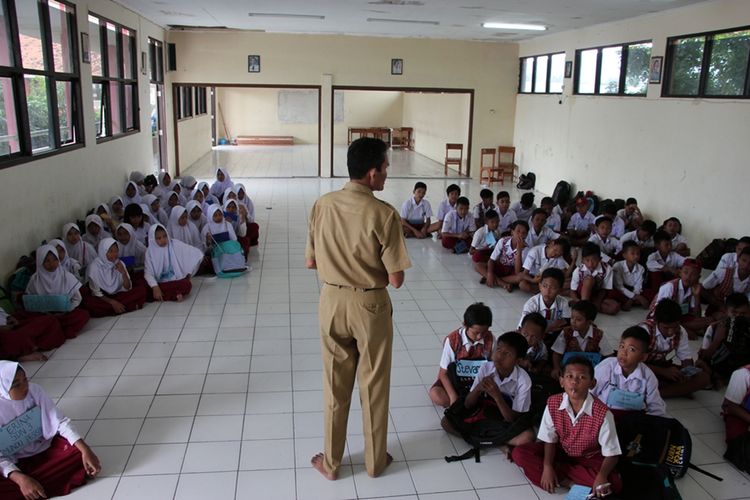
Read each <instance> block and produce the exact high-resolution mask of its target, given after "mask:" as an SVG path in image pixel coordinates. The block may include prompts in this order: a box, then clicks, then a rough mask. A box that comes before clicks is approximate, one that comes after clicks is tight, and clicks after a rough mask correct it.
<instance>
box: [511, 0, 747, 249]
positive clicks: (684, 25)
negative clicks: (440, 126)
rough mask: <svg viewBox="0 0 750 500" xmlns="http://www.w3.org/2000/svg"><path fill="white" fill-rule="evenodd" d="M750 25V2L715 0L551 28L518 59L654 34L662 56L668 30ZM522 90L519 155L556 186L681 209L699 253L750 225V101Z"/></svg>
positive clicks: (659, 212) (652, 210) (542, 182)
mask: <svg viewBox="0 0 750 500" xmlns="http://www.w3.org/2000/svg"><path fill="white" fill-rule="evenodd" d="M749 24H750V2H747V1H746V0H716V1H712V2H705V3H701V4H696V5H694V6H690V7H685V8H681V9H674V10H669V11H665V12H662V13H658V14H651V15H648V16H642V17H639V18H634V19H630V20H626V21H621V22H617V23H608V24H604V25H599V26H594V27H591V28H586V29H581V30H576V31H571V32H566V33H561V34H557V35H550V36H547V37H542V38H538V39H535V40H532V41H528V42H524V43H522V44H521V45H520V56H522V57H523V56H527V55H536V54H544V53H549V52H556V51H563V50H564V51H566V52H567V60H569V61H571V60H574V55H575V50H576V49H577V48H586V47H592V46H597V45H605V44H612V43H623V42H630V41H637V40H646V39H652V40H653V44H654V45H653V53H652V55H653V56H663V55H664V53H665V50H666V39H667V37H670V36H676V35H682V34H690V33H696V32H703V31H711V30H720V29H727V28H733V27H737V26H746V25H749ZM572 84H573V81H572V79H566V80H565V95H564V96H563V102H562V104H559V100H560V96H544V95H521V94H519V95H518V97H517V107H516V120H515V138H514V141H515V146H516V148H517V151H516V162H517V163H518V164H519V165H520V168H521V170H522V171H524V172H528V171H533V172H535V173H536V175H537V189H538V190H540V191H542V192H545V193H551V192H552V190H553V189H554V186H555V184H556V183H557V181H559V180H560V179H565V180H568V181H570V182H573V183H574V184H575V185H576V187H577V189H579V190H586V189H592V190H594V191H596V192H597V193H598V194H599V195H600V196H605V197H621V198H622V197H628V196H635V197H637V198H638V199H639V203H640V205H641V206H642V208H643V209H644V211H645V212H646V214H647V215H648V216H650V217H651V218H653V219H654V220H656V221H657V223H659V222H661V221H662V220H664V219H665V218H667V217H669V216H672V215H674V216H677V217H679V218H680V219H681V220H682V222H683V232H684V234H685V236H686V238H687V239H688V241H689V242H690V246H691V247H692V249H693V253H694V254H696V253H698V252H699V251H700V250H701V249H702V248H703V247H704V246H705V245H706V243H707V242H708V241H710V240H711V239H712V238H716V237H726V236H740V235H743V234H745V233H748V232H749V228H748V226H747V224H738V223H737V221H738V216H739V214H743V213H748V211H750V201H748V200H749V199H750V198H748V196H747V187H748V180H750V174H748V166H749V164H748V158H750V140H748V138H750V101H748V100H731V99H676V98H662V97H660V94H661V85H650V86H649V89H648V96H647V97H645V98H642V97H627V98H626V97H597V96H574V95H571V88H572Z"/></svg>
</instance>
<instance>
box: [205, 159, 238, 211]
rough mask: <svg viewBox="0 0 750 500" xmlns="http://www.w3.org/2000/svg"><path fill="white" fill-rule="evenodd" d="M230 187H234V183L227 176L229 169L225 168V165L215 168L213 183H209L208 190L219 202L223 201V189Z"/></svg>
mask: <svg viewBox="0 0 750 500" xmlns="http://www.w3.org/2000/svg"><path fill="white" fill-rule="evenodd" d="M231 187H234V183H233V182H232V178H231V177H230V176H229V170H227V169H226V167H219V168H217V169H216V180H215V181H214V183H213V184H211V189H210V190H209V192H210V193H211V194H212V195H214V196H215V197H216V198H217V199H218V200H219V203H224V199H223V196H224V191H226V190H227V189H229V188H231Z"/></svg>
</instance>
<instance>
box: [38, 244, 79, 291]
mask: <svg viewBox="0 0 750 500" xmlns="http://www.w3.org/2000/svg"><path fill="white" fill-rule="evenodd" d="M50 253H52V255H54V256H55V258H56V259H57V258H58V254H57V249H56V248H55V247H53V246H52V245H42V246H40V247H39V248H37V249H36V272H35V273H34V274H32V275H31V278H30V279H29V284H28V285H27V286H26V292H28V293H30V294H32V295H67V296H68V297H71V298H73V297H74V296H75V294H76V292H77V291H78V289H79V288H81V282H80V281H78V280H77V279H76V277H75V276H73V275H72V274H71V273H69V272H68V271H66V270H65V269H63V267H62V265H58V266H57V269H55V270H54V271H52V272H50V271H47V270H46V269H45V268H44V259H46V258H47V255H48V254H50Z"/></svg>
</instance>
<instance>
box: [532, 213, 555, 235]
mask: <svg viewBox="0 0 750 500" xmlns="http://www.w3.org/2000/svg"><path fill="white" fill-rule="evenodd" d="M545 226H547V227H548V228H550V229H552V230H553V231H554V232H556V233H559V232H560V228H561V227H562V220H561V219H560V215H558V214H556V213H554V212H552V215H550V216H549V217H547V223H546V224H545ZM529 227H531V219H529Z"/></svg>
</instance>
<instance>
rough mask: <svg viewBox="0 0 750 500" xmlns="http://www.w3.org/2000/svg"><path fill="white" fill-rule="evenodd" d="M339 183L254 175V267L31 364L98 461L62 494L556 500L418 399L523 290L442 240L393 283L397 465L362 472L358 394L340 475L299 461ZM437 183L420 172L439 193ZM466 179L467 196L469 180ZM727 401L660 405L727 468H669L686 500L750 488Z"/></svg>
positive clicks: (425, 246)
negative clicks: (320, 204)
mask: <svg viewBox="0 0 750 500" xmlns="http://www.w3.org/2000/svg"><path fill="white" fill-rule="evenodd" d="M343 182H344V181H343V180H321V179H291V180H290V179H284V180H272V179H260V180H258V179H255V180H253V179H250V180H248V182H247V184H246V185H247V186H248V190H249V192H250V194H251V195H252V196H253V198H254V199H255V204H256V213H257V215H258V219H259V222H260V225H261V235H262V239H261V244H260V246H259V248H258V249H257V250H254V251H253V253H252V255H251V259H250V260H251V263H252V265H253V270H252V272H251V273H250V274H249V275H246V276H244V277H241V278H237V279H234V280H217V279H196V280H195V287H194V291H193V293H191V294H190V296H189V297H188V299H187V301H185V302H184V303H181V304H176V303H166V304H161V305H158V304H149V305H148V306H147V307H146V308H145V309H143V310H142V311H139V312H135V313H130V314H128V315H125V316H122V317H118V318H105V319H97V320H92V321H91V322H90V324H89V325H88V327H87V329H86V331H85V332H84V333H82V334H81V335H80V336H79V337H78V338H77V339H75V340H72V341H70V342H68V343H66V344H65V345H64V346H63V347H61V348H60V349H58V350H57V351H56V352H54V353H53V354H52V355H51V356H50V360H49V361H48V362H46V363H29V364H27V365H26V368H27V369H28V370H29V372H30V373H31V374H33V381H34V382H36V383H39V384H41V385H42V386H43V387H44V388H45V389H46V390H47V391H48V392H49V393H50V395H51V396H52V397H53V398H55V399H56V400H57V401H58V402H59V405H60V407H61V408H62V409H63V411H64V412H65V413H66V414H68V415H69V416H70V417H71V418H73V419H75V421H76V424H77V425H78V427H79V428H80V430H81V431H82V433H84V434H85V435H86V439H87V440H88V441H89V443H90V444H91V445H92V446H93V448H94V449H95V450H96V452H97V453H98V454H99V456H100V457H101V459H102V463H103V465H104V470H103V472H102V475H101V477H100V478H98V479H96V480H95V481H93V482H91V483H90V484H89V485H87V486H84V487H83V488H80V489H78V490H76V491H75V492H74V493H73V494H72V495H71V496H70V498H71V499H91V500H102V499H108V498H115V499H118V500H120V499H126V500H147V499H156V500H167V499H180V500H183V499H201V500H205V499H206V498H211V499H212V500H224V499H235V498H236V499H242V500H246V499H259V500H261V499H262V500H266V499H274V498H279V499H294V498H298V499H314V500H333V499H343V498H378V497H389V498H394V499H395V498H399V499H416V498H420V499H448V498H450V499H451V500H460V499H474V500H476V499H483V500H484V499H499V498H505V499H514V500H515V499H537V498H540V499H541V498H550V495H547V494H545V493H543V492H541V491H540V490H539V489H537V488H534V487H532V486H530V485H529V484H528V482H527V481H526V479H525V477H524V476H523V474H522V473H521V472H520V471H519V469H518V468H517V467H516V466H515V465H513V464H511V463H509V462H508V461H507V460H506V459H505V457H504V456H503V455H502V454H501V453H499V452H497V451H494V452H493V451H490V452H485V453H484V456H483V458H482V462H481V463H479V464H477V463H474V462H473V461H465V462H460V463H451V464H448V463H446V462H445V461H444V460H443V457H444V456H445V455H448V454H455V453H457V452H463V451H465V450H466V449H467V446H466V445H465V444H464V443H463V442H461V441H460V440H458V439H454V438H451V437H449V436H447V435H446V434H445V433H444V432H443V431H442V430H441V429H440V426H439V419H440V416H441V413H442V412H441V410H440V409H439V408H435V407H433V406H432V405H431V404H430V400H429V399H428V397H427V388H428V387H429V386H430V385H431V384H432V382H433V381H434V378H435V376H436V373H437V363H438V360H439V357H440V346H441V339H442V338H443V336H444V335H445V334H447V333H448V332H450V331H451V330H453V329H454V328H456V327H457V326H459V324H460V318H461V314H462V313H463V310H464V309H465V308H466V306H467V305H468V304H470V303H472V302H474V301H479V300H481V301H484V302H485V303H487V304H488V305H490V306H491V307H492V309H493V311H494V316H495V321H494V326H493V330H494V332H495V333H501V332H504V331H506V330H509V329H512V328H514V327H515V325H516V323H517V321H518V317H519V314H520V311H521V306H522V304H523V302H524V301H525V300H526V298H527V297H526V296H525V295H524V294H523V293H519V292H514V293H512V294H508V293H506V292H504V291H499V290H491V289H488V288H487V287H484V286H481V285H479V283H478V280H477V276H476V275H475V274H474V272H473V271H472V270H471V265H470V261H469V259H468V258H467V257H466V256H455V255H452V254H449V253H448V252H446V251H444V250H443V249H442V248H441V247H440V246H439V245H438V244H437V243H436V242H435V241H416V240H410V241H409V242H408V246H409V250H410V253H411V256H412V259H413V261H414V267H413V268H412V269H410V270H409V271H408V272H407V277H406V283H405V285H404V286H403V288H402V289H400V290H393V291H391V296H392V299H393V303H394V308H395V314H394V322H395V327H396V328H395V339H394V353H393V371H392V389H391V411H390V415H391V421H390V426H389V430H390V432H391V434H390V443H389V449H390V452H391V454H392V455H393V456H394V458H395V462H394V463H393V464H392V466H391V467H389V468H388V469H387V471H386V473H385V475H384V476H383V477H382V478H379V479H376V480H373V479H370V478H369V477H368V476H367V474H366V472H365V471H364V466H363V437H362V435H361V434H362V430H361V412H360V411H359V403H358V398H357V395H356V394H355V397H354V401H353V408H352V412H351V418H350V427H349V434H350V435H349V440H348V447H347V450H346V455H345V460H346V465H345V466H344V467H343V468H342V470H341V474H340V479H339V480H338V481H336V482H328V481H326V480H324V479H323V478H322V477H321V476H320V475H319V474H318V473H317V472H315V471H314V470H313V469H311V468H310V464H309V459H310V457H311V456H312V455H313V453H315V452H317V451H319V450H320V449H321V446H322V437H321V436H322V431H323V426H322V413H321V409H322V392H321V371H320V370H321V367H320V358H319V347H318V340H317V337H318V327H317V300H318V290H319V282H318V280H317V277H316V275H315V273H313V272H311V271H308V270H305V269H304V261H303V253H304V245H305V235H306V231H305V220H306V213H307V211H308V209H309V207H310V206H311V205H312V203H313V202H314V200H315V199H316V198H317V197H318V196H319V195H320V194H321V193H324V192H328V191H330V190H331V189H336V188H338V187H340V186H341V185H342V184H343ZM412 183H413V180H408V179H404V180H400V179H390V180H389V181H388V182H387V190H386V191H385V192H383V193H382V197H383V198H384V199H386V200H388V201H390V202H392V203H396V204H398V205H400V204H401V201H402V200H403V199H404V198H405V197H407V196H408V194H409V192H410V191H411V188H412ZM447 183H448V181H444V180H442V181H428V185H429V192H428V195H429V197H430V198H431V200H432V201H433V204H434V205H436V204H437V202H438V201H439V200H440V199H441V197H442V193H444V189H445V186H446V184H447ZM462 187H463V189H464V194H468V195H469V196H470V197H471V198H472V199H476V198H477V195H478V190H479V186H478V185H477V184H476V183H473V182H468V181H463V182H462ZM513 197H514V199H516V198H517V194H516V193H514V195H513ZM640 319H641V315H640V314H638V313H630V314H627V315H620V316H617V317H601V318H600V319H599V321H598V324H599V325H600V326H601V327H602V328H603V329H604V330H605V332H606V334H607V335H606V337H607V341H608V342H609V344H610V345H612V343H613V341H615V340H616V339H617V337H618V335H619V333H620V332H622V330H623V329H624V328H625V327H626V326H629V325H631V324H633V323H634V322H636V321H638V320H640ZM721 399H722V395H721V394H718V393H712V392H701V393H699V394H698V395H697V396H696V398H695V399H694V400H675V401H670V402H669V403H668V407H669V410H670V412H671V413H672V414H673V415H674V416H675V417H679V418H680V419H681V420H682V422H683V423H684V424H685V425H686V426H687V427H688V428H689V429H690V430H691V431H692V432H693V437H694V441H693V443H694V454H693V462H694V463H696V464H698V465H702V466H705V468H706V469H708V470H710V471H711V472H714V473H717V474H719V475H721V476H723V477H724V481H723V482H721V483H718V482H716V481H714V480H712V479H709V478H706V477H703V476H701V475H700V474H696V473H694V472H692V471H691V472H690V473H689V474H688V476H687V477H686V478H685V479H683V480H681V481H678V484H679V487H680V490H681V493H682V494H683V497H684V498H686V499H691V500H693V499H695V500H697V499H709V498H722V499H724V498H726V499H728V498H740V497H747V496H748V495H749V494H750V490H748V483H749V481H748V477H747V476H746V475H744V474H741V473H739V472H737V471H736V470H735V469H734V468H733V467H732V466H730V465H728V464H727V463H725V462H724V461H723V460H722V458H721V454H722V453H723V442H722V440H723V433H722V424H721V420H720V418H719V416H718V415H719V405H720V403H721ZM563 494H564V492H561V495H558V496H557V498H563Z"/></svg>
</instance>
